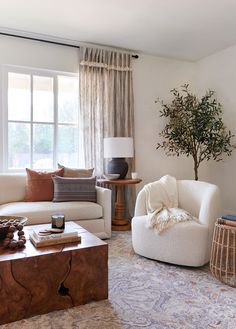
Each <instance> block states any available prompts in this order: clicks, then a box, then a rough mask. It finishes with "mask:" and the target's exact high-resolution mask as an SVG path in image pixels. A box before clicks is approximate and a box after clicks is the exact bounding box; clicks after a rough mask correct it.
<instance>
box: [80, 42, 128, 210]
mask: <svg viewBox="0 0 236 329" xmlns="http://www.w3.org/2000/svg"><path fill="white" fill-rule="evenodd" d="M131 65H132V56H131V54H128V53H123V52H117V51H114V50H106V49H99V48H89V47H81V48H80V113H81V119H80V122H81V124H82V136H81V137H82V140H83V149H84V160H85V166H86V167H89V168H91V167H94V168H95V173H96V175H97V176H101V175H102V174H103V173H104V172H105V161H104V157H103V139H104V137H134V104H133V78H132V66H131ZM127 160H128V162H129V173H128V175H129V176H130V172H131V171H133V170H134V158H132V159H127ZM131 194H132V193H131ZM129 205H130V209H131V208H132V207H133V201H132V198H131V200H129Z"/></svg>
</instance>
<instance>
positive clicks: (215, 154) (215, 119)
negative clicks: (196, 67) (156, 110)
mask: <svg viewBox="0 0 236 329" xmlns="http://www.w3.org/2000/svg"><path fill="white" fill-rule="evenodd" d="M171 93H172V95H173V97H174V98H173V100H172V102H171V103H170V104H165V103H164V102H163V101H162V102H161V106H162V110H161V112H160V116H161V117H165V118H167V120H168V121H167V123H166V125H165V127H164V129H163V130H162V131H161V133H160V134H159V135H160V136H161V137H163V138H164V141H162V142H160V143H158V144H157V147H156V148H157V149H159V148H163V149H164V150H165V152H166V154H167V155H177V156H179V155H180V154H185V155H186V156H187V157H188V156H191V157H192V158H193V162H194V174H195V180H198V169H199V166H200V163H201V162H202V161H204V160H210V159H213V160H216V161H220V160H222V155H223V154H226V155H228V156H230V155H231V153H232V149H233V146H232V145H231V138H232V137H233V136H234V135H232V133H231V131H230V130H229V131H228V130H226V127H225V125H224V123H223V120H222V106H221V104H220V103H218V102H217V101H216V99H215V98H214V97H213V96H214V94H215V92H214V91H212V90H209V91H207V92H206V94H205V95H204V96H203V97H202V98H201V99H199V98H198V97H197V96H196V95H194V94H192V93H190V92H189V89H188V84H185V85H184V86H182V93H180V92H178V90H177V89H172V90H171Z"/></svg>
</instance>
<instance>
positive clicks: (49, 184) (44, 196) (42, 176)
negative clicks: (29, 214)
mask: <svg viewBox="0 0 236 329" xmlns="http://www.w3.org/2000/svg"><path fill="white" fill-rule="evenodd" d="M63 172H64V169H58V170H56V171H54V172H41V171H35V170H31V169H28V168H26V173H27V185H26V196H25V201H51V200H52V199H53V181H52V175H58V176H62V175H63Z"/></svg>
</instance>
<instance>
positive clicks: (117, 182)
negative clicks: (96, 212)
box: [98, 178, 142, 231]
mask: <svg viewBox="0 0 236 329" xmlns="http://www.w3.org/2000/svg"><path fill="white" fill-rule="evenodd" d="M98 182H99V183H101V184H107V185H114V186H115V187H116V201H115V217H114V218H113V219H112V230H113V231H128V230H130V228H131V225H130V222H129V220H128V219H126V218H125V201H124V188H125V186H126V185H132V184H139V183H140V182H142V179H131V178H130V179H129V178H128V179H113V180H112V179H98Z"/></svg>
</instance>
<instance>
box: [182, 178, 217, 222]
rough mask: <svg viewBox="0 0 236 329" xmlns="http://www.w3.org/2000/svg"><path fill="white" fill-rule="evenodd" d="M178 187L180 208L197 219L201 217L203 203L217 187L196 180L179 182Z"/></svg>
mask: <svg viewBox="0 0 236 329" xmlns="http://www.w3.org/2000/svg"><path fill="white" fill-rule="evenodd" d="M177 185H178V197H179V208H182V209H185V210H187V211H188V212H190V213H191V214H192V215H193V216H195V217H199V213H200V209H201V205H202V202H203V201H204V200H205V199H206V198H207V195H208V193H210V192H211V190H212V189H214V188H215V187H216V185H213V184H210V183H206V182H201V181H195V180H178V181H177ZM216 188H217V187H216Z"/></svg>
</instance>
